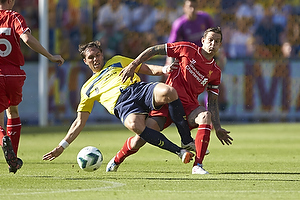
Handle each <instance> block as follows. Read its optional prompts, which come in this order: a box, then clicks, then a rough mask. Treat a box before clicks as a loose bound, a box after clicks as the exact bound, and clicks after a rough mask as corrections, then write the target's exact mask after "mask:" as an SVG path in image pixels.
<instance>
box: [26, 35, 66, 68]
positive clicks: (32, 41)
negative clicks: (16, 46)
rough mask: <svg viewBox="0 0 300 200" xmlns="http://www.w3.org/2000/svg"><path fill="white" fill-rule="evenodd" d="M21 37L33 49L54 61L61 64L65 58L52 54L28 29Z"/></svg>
mask: <svg viewBox="0 0 300 200" xmlns="http://www.w3.org/2000/svg"><path fill="white" fill-rule="evenodd" d="M21 39H22V40H23V42H24V43H25V44H26V45H27V46H29V47H30V48H31V49H32V50H34V51H36V52H37V53H40V54H42V55H43V56H45V57H46V58H48V59H49V60H50V61H52V62H56V63H58V65H59V66H61V65H62V64H63V63H64V62H65V60H64V59H63V58H62V57H61V56H60V55H52V54H50V53H49V52H48V51H47V50H46V49H45V48H44V47H43V46H42V45H41V43H40V42H39V41H38V40H37V39H36V38H35V37H34V36H33V35H31V33H30V32H29V31H26V32H25V33H23V34H22V35H21Z"/></svg>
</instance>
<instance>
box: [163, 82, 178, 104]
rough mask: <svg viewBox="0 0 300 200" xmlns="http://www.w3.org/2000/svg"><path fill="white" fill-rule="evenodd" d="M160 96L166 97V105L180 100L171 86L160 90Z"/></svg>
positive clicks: (165, 86)
mask: <svg viewBox="0 0 300 200" xmlns="http://www.w3.org/2000/svg"><path fill="white" fill-rule="evenodd" d="M160 95H162V96H163V97H164V101H165V102H164V103H170V102H172V101H175V100H176V99H178V95H177V91H176V90H175V88H173V87H171V86H169V85H164V86H163V87H161V88H160Z"/></svg>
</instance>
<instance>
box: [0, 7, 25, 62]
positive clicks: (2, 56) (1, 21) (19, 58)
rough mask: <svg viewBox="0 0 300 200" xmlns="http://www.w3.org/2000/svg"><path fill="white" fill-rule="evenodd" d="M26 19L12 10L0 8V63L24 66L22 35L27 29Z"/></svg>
mask: <svg viewBox="0 0 300 200" xmlns="http://www.w3.org/2000/svg"><path fill="white" fill-rule="evenodd" d="M28 30H29V31H30V29H29V28H28V27H27V24H26V22H25V19H24V17H23V16H22V15H20V14H19V13H17V12H15V11H12V10H0V64H1V66H4V65H14V66H23V65H24V56H23V54H22V52H21V48H20V35H22V34H23V33H25V32H26V31H28Z"/></svg>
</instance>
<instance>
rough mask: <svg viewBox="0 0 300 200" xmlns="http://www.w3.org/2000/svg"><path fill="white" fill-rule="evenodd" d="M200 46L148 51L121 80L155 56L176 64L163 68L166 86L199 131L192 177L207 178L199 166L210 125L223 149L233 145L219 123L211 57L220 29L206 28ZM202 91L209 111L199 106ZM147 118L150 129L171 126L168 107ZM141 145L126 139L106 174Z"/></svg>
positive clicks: (217, 71) (215, 70)
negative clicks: (177, 97) (176, 96)
mask: <svg viewBox="0 0 300 200" xmlns="http://www.w3.org/2000/svg"><path fill="white" fill-rule="evenodd" d="M201 42H202V47H199V46H197V45H196V44H194V43H191V42H175V43H167V44H163V45H156V46H153V47H150V48H148V49H146V50H145V51H144V52H142V53H141V54H140V55H139V56H138V57H137V58H136V59H135V60H134V61H133V62H132V63H130V64H129V65H128V66H127V68H124V69H123V71H122V76H123V80H126V79H127V78H131V77H132V75H133V71H134V69H135V68H136V67H137V66H138V64H140V63H142V62H145V61H147V60H149V59H150V58H151V57H153V56H154V55H167V56H169V57H173V58H175V59H176V60H177V61H178V63H179V67H178V68H177V69H174V67H173V68H172V69H170V67H168V66H167V67H166V68H165V71H171V72H170V74H169V76H168V78H167V80H166V83H167V84H168V85H170V86H172V87H174V88H175V89H176V90H177V93H178V96H179V98H180V100H181V101H182V104H183V107H184V109H185V112H186V116H187V118H188V122H189V126H190V129H193V128H197V127H198V131H197V134H196V137H195V150H196V157H195V162H194V165H193V169H192V174H208V172H207V171H205V170H204V169H203V165H202V162H203V159H204V156H205V152H206V150H207V147H208V144H209V140H210V132H211V126H210V124H211V123H212V124H213V126H214V128H215V131H216V135H217V137H218V139H219V140H220V141H221V143H222V144H223V145H224V144H227V145H230V144H232V141H233V139H232V138H231V137H230V136H229V135H228V134H229V131H227V130H225V129H223V128H222V127H221V125H220V119H219V109H218V92H219V91H218V85H219V84H220V82H221V70H220V68H219V67H218V66H217V64H216V62H215V60H214V56H215V54H216V53H217V52H218V50H219V48H220V47H221V45H222V31H221V28H220V27H216V28H208V29H207V30H206V31H205V32H204V35H203V37H202V38H201ZM205 89H207V91H208V110H206V108H205V106H201V105H199V102H198V95H199V94H201V93H202V92H203V91H204V90H205ZM150 116H151V118H149V119H148V120H147V126H148V127H151V128H153V129H157V130H162V129H164V128H166V127H168V126H169V125H170V124H171V123H172V121H171V120H170V117H169V115H168V108H167V107H163V108H162V109H160V110H158V111H153V112H152V113H151V115H150ZM144 144H145V141H143V140H142V139H141V138H139V137H138V136H135V137H130V138H128V139H127V141H126V142H125V144H124V146H123V147H122V149H121V150H120V151H119V152H118V153H117V154H116V156H115V157H113V158H112V159H111V161H110V162H109V163H108V165H107V167H106V171H107V172H110V171H117V169H118V167H119V165H120V164H121V163H122V162H123V161H124V159H125V158H126V157H128V156H129V155H132V154H134V153H136V152H137V151H138V149H139V148H140V147H142V146H143V145H144ZM185 145H187V144H182V146H183V147H184V146H185Z"/></svg>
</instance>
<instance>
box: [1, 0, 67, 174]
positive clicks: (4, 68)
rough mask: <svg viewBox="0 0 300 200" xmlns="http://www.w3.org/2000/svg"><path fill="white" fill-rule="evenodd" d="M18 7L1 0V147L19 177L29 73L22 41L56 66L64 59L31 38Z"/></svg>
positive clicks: (10, 170) (10, 0)
mask: <svg viewBox="0 0 300 200" xmlns="http://www.w3.org/2000/svg"><path fill="white" fill-rule="evenodd" d="M14 4H15V0H0V139H1V141H2V142H0V144H1V146H2V149H3V151H4V155H5V159H6V162H7V163H8V165H9V172H13V173H16V172H17V170H18V169H20V168H21V166H22V164H23V162H22V160H21V159H20V158H17V152H18V146H19V139H20V132H21V120H20V117H19V111H18V104H19V103H20V102H21V101H22V87H23V85H24V81H25V79H26V74H25V72H24V71H23V70H22V69H21V68H20V66H23V65H24V56H23V54H22V52H21V49H20V38H21V39H22V40H23V42H24V43H25V44H26V45H28V46H29V47H30V48H31V49H33V50H34V51H36V52H38V53H40V54H42V55H44V56H45V57H47V58H48V59H49V60H50V61H52V62H56V63H58V64H59V65H62V64H63V63H64V59H63V58H62V57H61V56H60V55H52V54H50V53H49V52H48V51H47V50H46V49H45V48H44V47H43V46H42V45H41V44H40V42H39V41H38V40H37V39H36V38H35V37H33V36H32V35H31V33H30V29H29V27H27V24H26V22H25V19H24V18H23V16H22V15H20V14H19V13H17V12H15V11H13V10H12V8H13V6H14ZM5 111H6V115H7V128H6V131H5V129H4V127H5V125H4V112H5Z"/></svg>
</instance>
